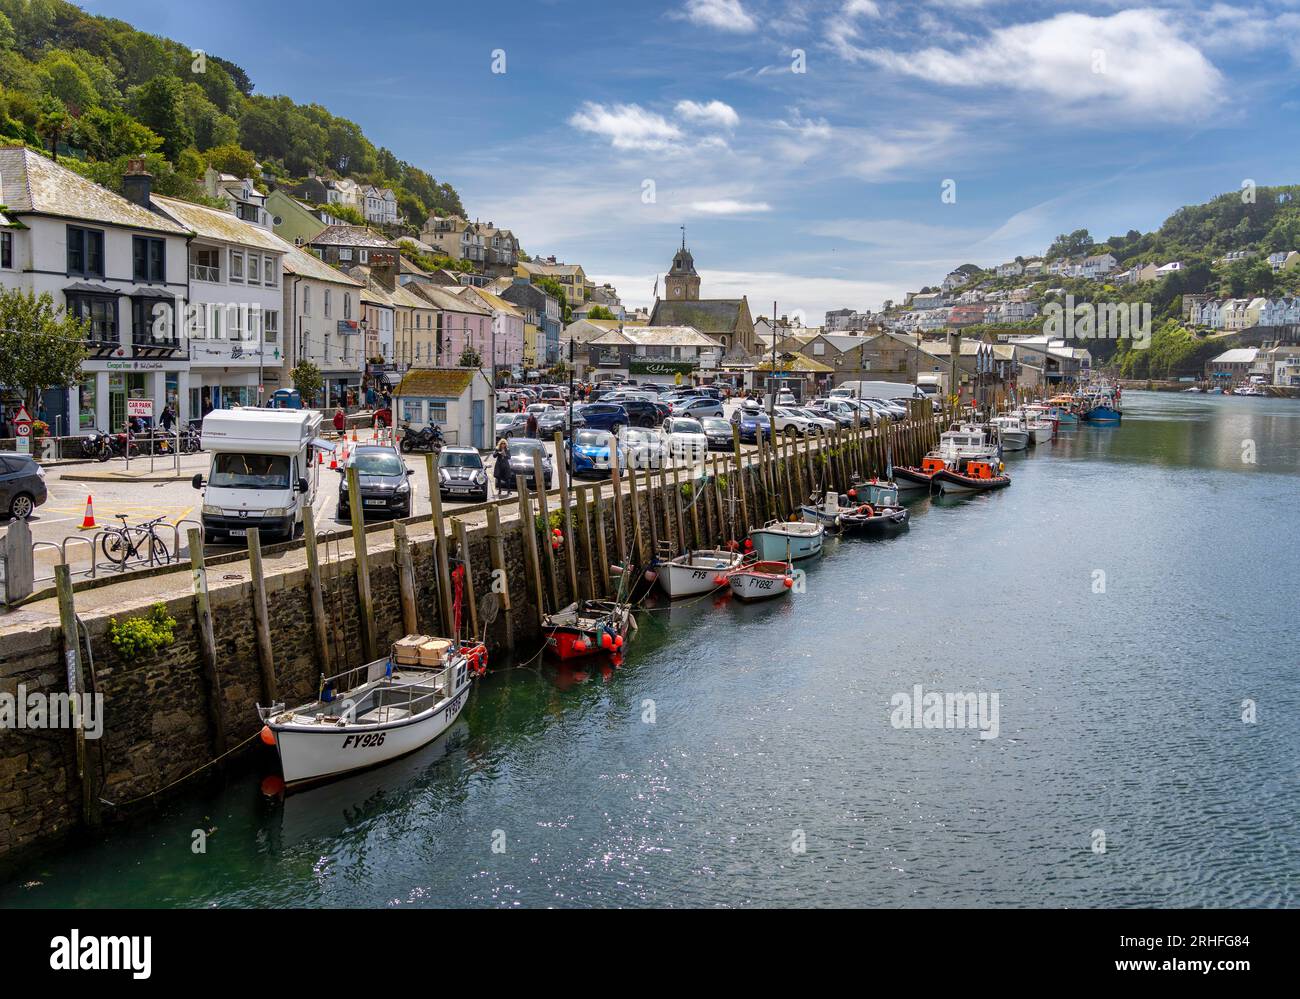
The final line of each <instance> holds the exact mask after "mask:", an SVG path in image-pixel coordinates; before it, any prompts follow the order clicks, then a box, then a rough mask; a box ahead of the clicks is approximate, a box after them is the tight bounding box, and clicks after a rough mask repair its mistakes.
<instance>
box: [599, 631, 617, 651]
mask: <svg viewBox="0 0 1300 999" xmlns="http://www.w3.org/2000/svg"><path fill="white" fill-rule="evenodd" d="M600 645H601V648H604V649H612V648H613V647H614V639H612V638H610V637H609V632H608V631H607V632H605V633H604V634H602V635H601V636H600Z"/></svg>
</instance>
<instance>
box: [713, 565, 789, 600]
mask: <svg viewBox="0 0 1300 999" xmlns="http://www.w3.org/2000/svg"><path fill="white" fill-rule="evenodd" d="M727 582H728V583H729V584H730V586H731V592H732V594H733V595H734V596H736V597H737V598H739V599H741V600H769V599H771V598H772V597H780V596H784V595H785V594H787V593H789V592H790V591H791V590H792V589H794V567H793V566H792V565H791V564H790V563H789V562H782V561H779V560H774V561H771V562H751V563H749V564H748V565H745V566H742V567H741V568H739V569H737V570H736V571H735V572H733V573H732V574H731V575H730V576H728V577H727Z"/></svg>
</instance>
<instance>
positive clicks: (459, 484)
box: [438, 444, 488, 503]
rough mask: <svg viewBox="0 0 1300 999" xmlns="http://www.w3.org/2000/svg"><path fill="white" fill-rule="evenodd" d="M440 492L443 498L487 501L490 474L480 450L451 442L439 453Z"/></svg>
mask: <svg viewBox="0 0 1300 999" xmlns="http://www.w3.org/2000/svg"><path fill="white" fill-rule="evenodd" d="M438 494H439V495H440V496H441V497H442V498H443V499H467V498H468V499H477V500H480V501H481V502H484V503H486V502H487V498H488V475H487V469H485V468H484V467H483V459H482V457H480V456H479V453H478V451H476V450H475V449H474V448H472V447H466V446H464V445H458V444H449V445H447V446H446V447H444V448H443V449H442V452H441V453H440V454H439V455H438Z"/></svg>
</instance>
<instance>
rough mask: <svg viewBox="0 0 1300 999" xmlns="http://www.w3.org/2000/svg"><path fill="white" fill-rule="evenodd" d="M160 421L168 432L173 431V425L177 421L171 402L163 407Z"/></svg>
mask: <svg viewBox="0 0 1300 999" xmlns="http://www.w3.org/2000/svg"><path fill="white" fill-rule="evenodd" d="M158 423H159V424H160V425H161V426H162V428H163V429H164V430H165V431H167V433H169V434H170V433H171V432H172V427H173V426H174V425H175V423H176V414H175V413H173V412H172V405H171V403H170V402H169V403H168V404H167V405H166V406H164V407H163V411H162V416H160V417H158Z"/></svg>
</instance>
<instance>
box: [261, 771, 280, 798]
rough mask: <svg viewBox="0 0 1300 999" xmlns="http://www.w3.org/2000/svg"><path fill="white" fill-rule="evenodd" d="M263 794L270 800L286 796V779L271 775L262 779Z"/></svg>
mask: <svg viewBox="0 0 1300 999" xmlns="http://www.w3.org/2000/svg"><path fill="white" fill-rule="evenodd" d="M262 794H264V795H265V796H266V797H268V798H278V797H280V795H282V794H284V778H283V777H277V776H276V775H275V774H271V775H270V776H269V777H263V778H262Z"/></svg>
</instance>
